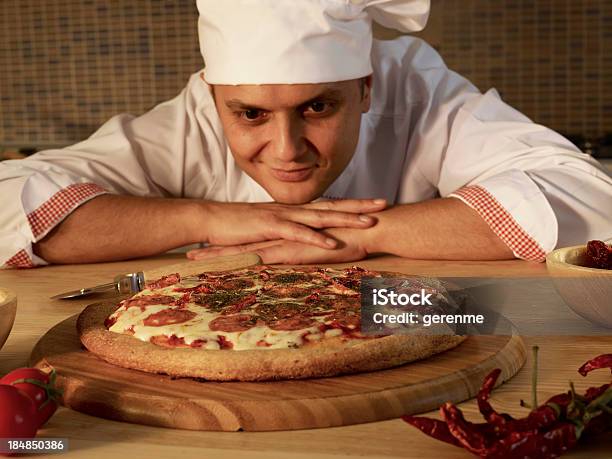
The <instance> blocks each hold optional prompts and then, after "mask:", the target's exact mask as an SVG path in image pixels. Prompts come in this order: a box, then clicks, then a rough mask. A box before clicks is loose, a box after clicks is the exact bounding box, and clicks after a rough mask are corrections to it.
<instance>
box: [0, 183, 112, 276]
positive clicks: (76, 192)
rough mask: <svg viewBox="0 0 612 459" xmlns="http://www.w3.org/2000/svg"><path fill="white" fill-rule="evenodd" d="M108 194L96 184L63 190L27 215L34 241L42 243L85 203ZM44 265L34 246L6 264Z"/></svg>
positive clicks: (77, 185) (9, 265) (17, 265)
mask: <svg viewBox="0 0 612 459" xmlns="http://www.w3.org/2000/svg"><path fill="white" fill-rule="evenodd" d="M106 193H108V191H107V190H105V189H104V188H102V187H101V186H99V185H96V184H95V183H75V184H72V185H69V186H67V187H66V188H63V189H61V190H60V191H58V192H57V193H55V194H54V195H53V196H51V197H50V198H49V199H48V200H47V201H45V202H44V203H43V204H42V205H40V206H39V207H38V208H37V209H35V210H34V211H32V212H30V213H29V214H28V215H27V219H28V223H29V225H30V229H31V231H32V235H33V236H34V241H33V242H36V241H40V240H41V239H42V238H44V237H45V236H46V235H47V234H48V233H49V231H51V230H52V229H53V228H54V227H55V226H56V225H57V224H58V223H60V222H61V221H62V220H63V219H64V218H66V217H67V216H68V215H69V214H70V213H71V212H73V211H74V210H75V209H76V208H77V207H79V206H80V205H81V204H84V203H85V202H87V201H89V200H90V199H92V198H95V197H96V196H100V195H101V194H106ZM41 262H42V263H44V260H42V261H41V259H40V258H38V257H36V256H35V255H34V254H33V252H32V246H29V247H26V248H24V249H22V250H20V251H19V252H17V253H16V254H15V255H13V256H12V257H11V258H9V259H8V260H7V261H6V262H5V266H8V267H12V268H32V267H34V266H36V265H37V264H41Z"/></svg>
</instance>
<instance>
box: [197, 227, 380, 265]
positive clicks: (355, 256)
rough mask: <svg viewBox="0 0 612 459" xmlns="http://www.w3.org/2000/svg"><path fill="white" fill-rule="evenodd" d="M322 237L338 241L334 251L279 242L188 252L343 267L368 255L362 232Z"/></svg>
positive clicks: (339, 230) (199, 256)
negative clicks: (340, 265)
mask: <svg viewBox="0 0 612 459" xmlns="http://www.w3.org/2000/svg"><path fill="white" fill-rule="evenodd" d="M321 233H322V234H324V235H325V236H326V237H332V238H334V239H335V240H337V241H338V244H337V246H336V248H335V249H327V248H320V247H314V246H313V245H311V244H305V243H302V242H294V241H287V240H276V241H265V242H256V243H251V244H242V245H234V246H229V247H221V246H211V247H207V248H204V249H195V250H191V251H189V252H187V258H190V259H191V260H204V259H206V258H214V257H218V256H223V255H235V254H239V253H247V252H252V253H256V254H257V255H259V257H260V258H261V261H262V262H263V263H264V264H276V263H280V264H288V265H303V264H319V263H344V262H349V261H356V260H362V259H364V258H365V257H366V256H367V255H368V252H367V250H366V248H365V245H364V242H363V238H362V237H361V236H362V233H363V230H359V229H351V228H333V229H329V230H325V232H324V233H323V232H321Z"/></svg>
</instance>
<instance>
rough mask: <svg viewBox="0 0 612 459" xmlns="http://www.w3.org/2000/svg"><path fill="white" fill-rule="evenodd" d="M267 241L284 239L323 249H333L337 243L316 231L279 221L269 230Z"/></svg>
mask: <svg viewBox="0 0 612 459" xmlns="http://www.w3.org/2000/svg"><path fill="white" fill-rule="evenodd" d="M267 236H268V240H272V239H285V240H286V241H294V242H301V243H303V244H309V245H314V246H317V247H321V248H323V249H333V248H335V247H336V245H338V242H337V241H336V240H335V239H333V238H331V237H329V236H327V235H325V234H323V233H320V232H318V231H315V230H313V229H312V228H309V227H308V226H305V225H301V224H299V223H294V222H290V221H284V222H283V221H281V222H279V223H278V224H276V225H274V227H273V228H270V230H269V232H268V234H267Z"/></svg>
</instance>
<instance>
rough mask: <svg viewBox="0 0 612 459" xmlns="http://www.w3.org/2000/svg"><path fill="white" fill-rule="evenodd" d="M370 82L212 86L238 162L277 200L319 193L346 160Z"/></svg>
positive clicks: (300, 200) (295, 200)
mask: <svg viewBox="0 0 612 459" xmlns="http://www.w3.org/2000/svg"><path fill="white" fill-rule="evenodd" d="M370 87H371V78H370V77H367V78H360V79H356V80H348V81H340V82H334V83H321V84H291V85H289V84H280V85H237V86H229V85H215V86H214V87H213V88H212V90H213V95H214V98H215V104H216V106H217V112H218V113H219V117H220V119H221V123H222V125H223V129H224V131H225V136H226V138H227V140H228V142H229V146H230V148H231V150H232V153H233V155H234V158H235V160H236V163H237V164H238V166H239V167H240V168H241V169H242V170H244V171H245V172H246V173H247V174H249V175H250V176H251V177H252V178H253V179H254V180H255V181H257V183H259V184H260V185H261V186H262V187H263V188H265V190H266V191H267V192H268V193H269V194H270V195H271V196H272V197H273V198H274V200H275V201H277V202H281V203H286V204H302V203H306V202H309V201H312V200H313V199H316V198H318V197H319V196H321V195H322V194H323V193H324V192H325V190H326V189H327V188H328V187H329V186H330V185H331V184H332V182H333V181H334V180H335V179H336V178H337V177H338V176H339V175H340V173H341V172H342V171H343V170H344V168H345V167H346V166H347V164H348V163H349V161H350V160H351V158H352V156H353V154H354V152H355V148H356V146H357V141H358V138H359V124H360V120H361V114H362V113H365V112H367V111H368V109H369V106H370Z"/></svg>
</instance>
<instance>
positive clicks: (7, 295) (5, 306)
mask: <svg viewBox="0 0 612 459" xmlns="http://www.w3.org/2000/svg"><path fill="white" fill-rule="evenodd" d="M16 313H17V295H15V294H14V293H13V292H11V291H10V290H7V289H5V288H0V349H2V346H4V343H5V342H6V339H7V338H8V336H9V333H10V332H11V328H13V322H14V321H15V314H16Z"/></svg>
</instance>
